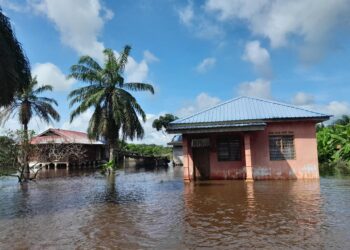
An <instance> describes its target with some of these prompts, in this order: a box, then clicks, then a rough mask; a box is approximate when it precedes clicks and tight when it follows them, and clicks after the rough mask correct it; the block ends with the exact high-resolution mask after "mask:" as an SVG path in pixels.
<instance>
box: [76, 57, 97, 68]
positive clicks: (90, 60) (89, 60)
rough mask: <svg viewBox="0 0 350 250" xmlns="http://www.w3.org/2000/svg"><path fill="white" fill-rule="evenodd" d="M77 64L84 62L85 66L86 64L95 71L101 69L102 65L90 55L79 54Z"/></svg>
mask: <svg viewBox="0 0 350 250" xmlns="http://www.w3.org/2000/svg"><path fill="white" fill-rule="evenodd" d="M78 63H79V64H84V65H86V66H88V67H89V68H90V69H93V70H95V71H101V70H102V67H101V66H100V64H98V62H96V61H95V60H94V59H93V58H92V57H90V56H81V57H80V59H79V61H78Z"/></svg>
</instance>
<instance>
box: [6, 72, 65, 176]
mask: <svg viewBox="0 0 350 250" xmlns="http://www.w3.org/2000/svg"><path fill="white" fill-rule="evenodd" d="M37 85H38V81H37V79H36V77H34V78H32V79H31V81H30V83H29V85H28V86H26V87H24V88H22V89H20V91H18V92H17V94H16V96H15V98H14V101H12V102H11V103H10V105H7V106H5V107H3V109H2V110H1V112H0V122H2V123H4V122H6V121H7V120H8V119H9V118H10V117H13V116H15V115H18V119H19V122H20V124H21V125H22V127H23V142H22V144H23V145H24V147H25V146H26V145H27V144H28V140H29V135H28V124H29V122H30V120H31V119H32V117H33V115H35V116H38V117H39V119H40V120H42V121H44V122H46V123H50V122H51V121H53V120H55V121H59V120H60V115H59V114H58V112H57V111H56V110H55V108H54V107H53V105H56V106H57V102H56V101H55V100H54V99H52V98H48V97H42V96H40V94H42V93H43V92H45V91H52V89H53V88H52V86H51V85H43V86H39V87H37ZM23 161H24V162H23V164H24V167H25V168H26V170H25V173H26V176H25V177H24V179H25V180H28V179H29V174H30V171H29V164H28V154H27V153H26V152H24V157H23Z"/></svg>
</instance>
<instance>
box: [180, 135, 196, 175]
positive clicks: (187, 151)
mask: <svg viewBox="0 0 350 250" xmlns="http://www.w3.org/2000/svg"><path fill="white" fill-rule="evenodd" d="M182 150H183V179H184V182H191V180H192V178H191V177H192V173H193V164H191V162H192V161H191V160H192V157H191V148H190V146H189V143H188V138H187V137H186V136H185V135H183V139H182Z"/></svg>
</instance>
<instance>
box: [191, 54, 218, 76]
mask: <svg viewBox="0 0 350 250" xmlns="http://www.w3.org/2000/svg"><path fill="white" fill-rule="evenodd" d="M215 64H216V59H215V58H213V57H208V58H205V59H203V61H202V62H200V63H199V64H198V65H197V67H196V71H197V72H198V73H206V72H207V71H208V70H210V69H212V68H213V67H214V66H215Z"/></svg>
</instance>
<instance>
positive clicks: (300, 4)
mask: <svg viewBox="0 0 350 250" xmlns="http://www.w3.org/2000/svg"><path fill="white" fill-rule="evenodd" d="M205 9H206V11H207V13H215V14H217V17H218V19H219V20H220V21H231V20H237V19H238V20H242V21H244V22H246V23H247V25H248V27H249V29H250V30H251V32H252V33H253V34H254V35H260V36H261V37H264V38H265V37H266V38H268V39H269V40H270V42H271V46H272V47H275V48H276V47H282V46H286V45H288V43H289V42H288V40H289V39H290V38H296V39H297V40H300V39H301V40H302V41H303V46H302V47H301V48H300V52H301V57H302V59H303V60H305V61H314V60H317V59H319V58H320V57H322V56H323V54H324V51H325V49H326V48H327V46H328V43H329V40H330V37H332V35H331V33H332V32H334V31H335V30H336V29H337V28H338V27H341V28H342V29H343V27H344V24H346V23H348V22H347V18H348V13H349V10H350V4H349V1H348V0H334V1H319V0H283V1H281V0H258V1H257V0H207V1H206V4H205ZM347 25H348V24H347Z"/></svg>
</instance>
